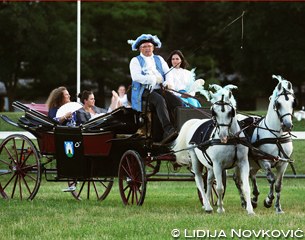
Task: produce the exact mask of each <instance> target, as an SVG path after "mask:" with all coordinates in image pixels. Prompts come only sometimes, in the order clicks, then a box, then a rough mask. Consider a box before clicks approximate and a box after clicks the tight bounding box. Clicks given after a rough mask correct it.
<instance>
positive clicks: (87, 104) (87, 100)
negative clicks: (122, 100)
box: [76, 90, 119, 124]
mask: <svg viewBox="0 0 305 240" xmlns="http://www.w3.org/2000/svg"><path fill="white" fill-rule="evenodd" d="M78 97H79V98H80V100H81V103H82V104H83V107H82V108H81V109H79V110H78V111H77V112H76V119H77V124H81V123H85V122H87V121H89V120H90V119H93V118H96V117H98V116H101V115H104V114H106V113H108V112H111V111H113V110H114V109H116V108H117V106H118V102H119V96H118V94H117V93H116V92H115V91H112V98H111V104H110V106H109V108H108V110H107V109H104V108H99V107H97V106H95V98H94V94H93V92H92V91H87V90H84V91H83V92H82V93H79V94H78Z"/></svg>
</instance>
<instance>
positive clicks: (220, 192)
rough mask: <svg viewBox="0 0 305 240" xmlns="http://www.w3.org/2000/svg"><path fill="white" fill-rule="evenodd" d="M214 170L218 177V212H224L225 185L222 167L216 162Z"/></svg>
mask: <svg viewBox="0 0 305 240" xmlns="http://www.w3.org/2000/svg"><path fill="white" fill-rule="evenodd" d="M213 171H214V175H215V177H216V192H217V195H218V198H217V206H218V208H217V212H218V213H224V212H225V209H224V208H223V201H222V196H223V192H224V187H223V183H222V168H221V167H220V166H218V165H217V164H215V163H214V166H213Z"/></svg>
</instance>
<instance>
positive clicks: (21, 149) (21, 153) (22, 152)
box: [17, 139, 25, 163]
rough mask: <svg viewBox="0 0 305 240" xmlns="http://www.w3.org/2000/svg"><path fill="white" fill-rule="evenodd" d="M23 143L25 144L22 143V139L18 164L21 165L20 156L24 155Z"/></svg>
mask: <svg viewBox="0 0 305 240" xmlns="http://www.w3.org/2000/svg"><path fill="white" fill-rule="evenodd" d="M24 143H25V141H24V139H22V144H21V148H20V157H19V163H22V156H23V155H24V151H23V150H24ZM17 161H18V159H17Z"/></svg>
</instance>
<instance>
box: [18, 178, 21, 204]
mask: <svg viewBox="0 0 305 240" xmlns="http://www.w3.org/2000/svg"><path fill="white" fill-rule="evenodd" d="M18 185H19V193H20V199H21V200H22V185H21V176H19V178H18Z"/></svg>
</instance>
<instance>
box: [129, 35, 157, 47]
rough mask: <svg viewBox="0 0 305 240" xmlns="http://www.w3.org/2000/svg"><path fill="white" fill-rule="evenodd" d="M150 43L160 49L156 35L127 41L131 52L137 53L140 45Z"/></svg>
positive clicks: (142, 36)
mask: <svg viewBox="0 0 305 240" xmlns="http://www.w3.org/2000/svg"><path fill="white" fill-rule="evenodd" d="M145 42H150V43H152V44H153V45H154V46H155V47H157V48H161V45H162V43H161V41H160V39H159V38H158V37H157V35H155V36H153V35H151V34H142V35H141V36H140V37H138V38H137V39H136V40H128V41H127V43H128V44H130V45H131V49H132V51H137V50H138V48H139V47H140V46H141V44H142V43H145Z"/></svg>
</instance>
